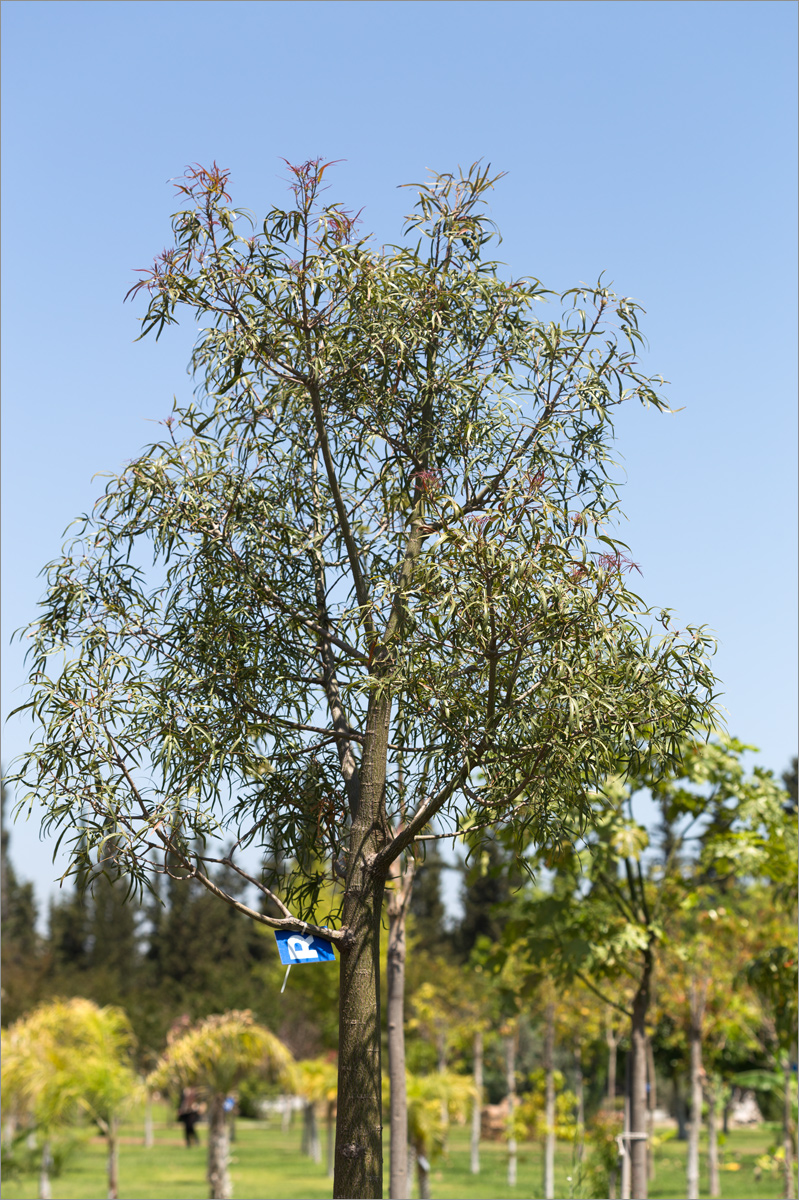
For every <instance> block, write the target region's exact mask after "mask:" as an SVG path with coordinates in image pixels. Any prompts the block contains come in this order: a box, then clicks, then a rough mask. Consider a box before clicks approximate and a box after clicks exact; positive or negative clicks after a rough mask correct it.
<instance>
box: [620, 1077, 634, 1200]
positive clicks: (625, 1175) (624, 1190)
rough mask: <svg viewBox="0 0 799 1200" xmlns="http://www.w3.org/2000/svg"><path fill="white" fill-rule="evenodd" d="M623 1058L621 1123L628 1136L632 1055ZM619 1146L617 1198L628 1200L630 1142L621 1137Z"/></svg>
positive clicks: (629, 1191)
mask: <svg viewBox="0 0 799 1200" xmlns="http://www.w3.org/2000/svg"><path fill="white" fill-rule="evenodd" d="M625 1058H626V1062H625V1074H626V1077H625V1081H624V1118H623V1122H622V1133H624V1134H629V1132H630V1111H631V1103H630V1089H631V1087H632V1053H630V1054H627V1055H625ZM621 1144H622V1147H623V1149H622V1152H621V1163H620V1164H619V1165H620V1168H621V1169H620V1171H619V1174H620V1176H621V1179H620V1185H621V1186H620V1188H619V1197H620V1200H630V1196H631V1195H632V1192H631V1186H632V1180H631V1174H632V1172H631V1161H632V1160H631V1158H630V1146H631V1144H632V1143H631V1142H630V1139H629V1137H623V1138H622V1140H621Z"/></svg>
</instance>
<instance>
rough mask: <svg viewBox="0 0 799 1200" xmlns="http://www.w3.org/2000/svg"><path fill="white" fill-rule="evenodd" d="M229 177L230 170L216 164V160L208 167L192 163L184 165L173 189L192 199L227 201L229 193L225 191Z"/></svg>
mask: <svg viewBox="0 0 799 1200" xmlns="http://www.w3.org/2000/svg"><path fill="white" fill-rule="evenodd" d="M229 178H230V171H228V170H226V169H225V168H224V167H219V166H217V164H216V161H214V162H213V163H212V164H211V166H210V167H203V166H202V165H201V164H200V163H192V165H191V166H189V167H186V170H185V172H184V174H183V175H182V177H181V179H180V180H178V182H177V183H176V184H175V191H176V192H177V193H178V195H182V196H190V197H191V199H192V200H210V199H214V200H218V199H220V198H221V199H223V200H227V201H228V202H229V201H230V195H229V194H228V191H227V181H228V179H229Z"/></svg>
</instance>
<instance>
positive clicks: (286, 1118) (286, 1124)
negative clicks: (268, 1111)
mask: <svg viewBox="0 0 799 1200" xmlns="http://www.w3.org/2000/svg"><path fill="white" fill-rule="evenodd" d="M293 1115H294V1109H293V1108H292V1107H291V1097H289V1096H284V1097H283V1114H282V1116H283V1120H282V1122H281V1128H282V1130H283V1136H284V1137H285V1136H286V1134H287V1133H288V1131H289V1130H290V1129H291V1118H292V1116H293Z"/></svg>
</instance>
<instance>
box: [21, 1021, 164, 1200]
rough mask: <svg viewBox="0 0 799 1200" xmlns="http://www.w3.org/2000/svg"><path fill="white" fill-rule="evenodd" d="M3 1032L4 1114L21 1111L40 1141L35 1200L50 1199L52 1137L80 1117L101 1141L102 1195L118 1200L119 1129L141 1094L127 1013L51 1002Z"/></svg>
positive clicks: (110, 1199)
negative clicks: (104, 1162)
mask: <svg viewBox="0 0 799 1200" xmlns="http://www.w3.org/2000/svg"><path fill="white" fill-rule="evenodd" d="M3 1032H4V1039H3V1042H4V1044H3V1094H4V1099H3V1104H4V1108H5V1106H6V1103H9V1104H10V1105H11V1107H15V1106H16V1107H21V1109H22V1111H23V1112H25V1113H26V1114H27V1116H28V1118H29V1119H30V1120H31V1121H32V1123H33V1124H34V1126H35V1127H36V1128H37V1129H38V1130H39V1131H40V1132H41V1135H42V1139H43V1140H42V1158H41V1171H40V1176H39V1196H40V1200H49V1197H50V1194H51V1193H50V1178H49V1176H50V1164H51V1141H52V1138H53V1136H54V1135H55V1134H56V1133H57V1132H58V1130H59V1128H62V1127H63V1126H64V1125H66V1124H67V1123H69V1122H70V1121H74V1120H76V1119H77V1118H78V1117H79V1116H80V1115H81V1113H83V1114H88V1115H89V1116H90V1117H91V1119H92V1120H93V1121H95V1122H96V1124H97V1125H98V1126H99V1128H100V1129H101V1130H102V1132H103V1133H104V1134H105V1136H106V1138H107V1141H108V1197H109V1200H117V1195H118V1183H117V1127H118V1123H119V1119H120V1117H121V1116H122V1114H123V1113H124V1111H125V1109H126V1108H127V1107H128V1105H129V1104H130V1103H131V1102H133V1101H134V1100H136V1099H137V1098H138V1096H139V1094H140V1092H141V1088H140V1086H139V1082H138V1079H137V1076H136V1074H135V1072H134V1070H133V1067H132V1062H131V1052H132V1049H133V1032H132V1030H131V1028H130V1023H129V1021H128V1019H127V1017H126V1015H125V1013H124V1012H123V1011H122V1010H121V1009H119V1008H113V1007H106V1008H99V1007H98V1006H97V1005H96V1004H94V1003H93V1002H92V1001H91V1000H84V999H81V998H77V997H76V998H75V999H72V1000H66V1001H64V1000H53V1001H50V1002H49V1003H46V1004H42V1005H40V1006H39V1007H38V1008H37V1009H35V1010H34V1012H32V1013H30V1014H29V1015H28V1016H27V1017H25V1018H23V1019H21V1020H19V1021H17V1022H15V1024H14V1025H12V1026H11V1027H10V1029H9V1030H8V1032H7V1033H6V1031H3Z"/></svg>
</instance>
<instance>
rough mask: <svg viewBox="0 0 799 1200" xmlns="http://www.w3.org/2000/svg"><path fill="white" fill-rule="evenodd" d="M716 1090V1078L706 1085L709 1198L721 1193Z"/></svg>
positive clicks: (713, 1199)
mask: <svg viewBox="0 0 799 1200" xmlns="http://www.w3.org/2000/svg"><path fill="white" fill-rule="evenodd" d="M718 1105H719V1098H718V1091H717V1088H716V1080H715V1079H711V1080H708V1085H707V1173H708V1184H709V1187H710V1195H711V1200H716V1197H717V1196H720V1195H721V1187H720V1184H719V1134H718V1129H719V1126H718Z"/></svg>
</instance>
